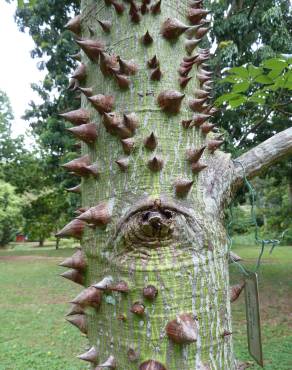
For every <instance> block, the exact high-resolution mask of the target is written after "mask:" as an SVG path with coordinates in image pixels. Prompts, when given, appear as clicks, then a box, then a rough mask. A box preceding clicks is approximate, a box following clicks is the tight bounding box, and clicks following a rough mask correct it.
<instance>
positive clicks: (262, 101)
mask: <svg viewBox="0 0 292 370" xmlns="http://www.w3.org/2000/svg"><path fill="white" fill-rule="evenodd" d="M248 101H249V102H252V103H258V104H260V105H264V104H265V101H266V99H263V98H260V97H259V96H251V97H250V98H248Z"/></svg>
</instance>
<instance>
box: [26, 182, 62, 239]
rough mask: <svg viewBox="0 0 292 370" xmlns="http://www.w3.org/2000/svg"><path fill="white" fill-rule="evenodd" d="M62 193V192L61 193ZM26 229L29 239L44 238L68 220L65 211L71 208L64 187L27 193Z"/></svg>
mask: <svg viewBox="0 0 292 370" xmlns="http://www.w3.org/2000/svg"><path fill="white" fill-rule="evenodd" d="M59 193H61V194H59ZM26 202H27V204H26V207H25V208H24V212H23V216H24V219H25V224H24V231H25V233H26V234H27V236H28V238H29V240H38V241H39V242H40V244H41V245H42V244H43V242H44V240H45V239H46V238H48V237H49V236H50V235H51V234H52V233H56V232H57V230H58V228H59V227H60V226H61V225H62V224H64V222H65V221H66V217H65V212H64V210H66V209H67V208H69V204H68V200H67V198H66V197H64V196H63V192H62V189H59V190H58V189H50V188H49V189H43V190H42V191H40V192H39V193H37V194H35V195H34V194H26Z"/></svg>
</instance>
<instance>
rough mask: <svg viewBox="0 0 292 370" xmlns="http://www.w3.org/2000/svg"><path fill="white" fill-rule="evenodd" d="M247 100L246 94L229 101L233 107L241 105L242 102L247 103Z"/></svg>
mask: <svg viewBox="0 0 292 370" xmlns="http://www.w3.org/2000/svg"><path fill="white" fill-rule="evenodd" d="M246 100H247V98H246V96H244V95H239V97H238V98H237V99H231V100H230V101H229V105H230V107H231V108H237V107H239V106H240V105H241V104H243V103H245V102H246Z"/></svg>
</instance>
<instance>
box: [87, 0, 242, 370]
mask: <svg viewBox="0 0 292 370" xmlns="http://www.w3.org/2000/svg"><path fill="white" fill-rule="evenodd" d="M81 5H82V6H81V8H82V13H81V14H82V23H81V24H82V37H83V38H85V39H86V38H91V39H96V38H98V39H102V40H103V41H104V42H105V43H106V51H107V52H108V53H110V54H115V55H119V56H121V57H122V58H123V59H126V60H132V59H133V60H134V61H135V62H136V63H137V65H138V68H139V70H138V72H137V74H136V75H134V76H130V77H129V78H130V80H131V83H130V88H129V89H120V88H119V87H117V82H116V80H115V79H114V78H113V76H104V74H103V73H102V72H101V71H100V68H99V65H98V63H96V62H92V61H91V60H90V59H88V58H87V56H86V55H85V54H84V53H82V61H83V63H85V65H86V69H87V77H86V83H85V84H84V86H86V87H89V86H92V87H93V90H94V94H104V95H113V96H114V99H115V103H114V109H113V111H114V112H116V113H117V114H118V115H119V116H120V117H121V118H122V117H123V115H124V114H129V113H136V115H137V117H138V121H139V127H138V129H137V131H136V134H135V135H134V139H135V150H134V151H133V152H132V153H131V154H130V155H128V156H127V155H125V153H124V151H123V147H122V145H121V140H120V138H119V137H118V136H114V135H111V134H110V133H109V132H107V131H106V129H105V127H104V125H103V124H102V117H101V115H100V114H98V113H97V112H96V110H95V109H94V107H93V106H92V105H91V104H90V102H88V100H87V98H86V97H84V96H83V97H82V107H83V108H85V109H86V110H87V111H89V112H90V116H91V121H93V122H96V124H97V127H98V139H97V141H96V144H95V145H87V144H82V154H83V155H84V154H89V156H90V160H91V163H97V165H98V168H99V173H100V174H99V176H98V177H97V178H95V177H84V178H83V179H82V206H83V207H87V208H88V207H93V206H96V205H97V204H99V203H100V202H107V203H108V206H109V208H110V209H111V212H112V216H111V222H110V223H109V224H108V225H106V227H95V228H90V227H86V229H85V232H84V235H83V238H82V248H83V250H84V252H85V255H86V260H87V264H88V267H87V271H86V284H85V285H86V287H88V286H90V285H92V284H95V283H97V282H99V281H101V280H102V279H104V278H105V277H107V276H111V277H112V278H113V281H114V282H118V281H121V280H123V281H126V282H127V284H128V286H129V292H128V293H120V292H113V291H110V290H107V291H105V292H104V293H103V298H102V303H101V305H100V308H99V309H95V308H92V307H88V306H86V305H85V307H84V308H85V311H86V321H87V327H88V339H89V342H90V344H91V345H92V346H95V347H96V349H97V352H98V363H103V362H104V361H106V359H107V358H108V357H109V356H111V355H112V356H114V357H115V359H116V362H117V368H118V369H122V370H127V369H129V370H130V369H138V368H139V366H140V364H142V363H143V362H144V361H147V360H150V359H152V360H155V361H158V362H160V363H161V364H163V365H164V366H165V368H166V369H168V370H174V369H176V370H177V369H184V370H190V369H203V368H204V369H230V370H232V369H235V368H236V365H235V359H234V355H233V349H232V340H231V335H224V332H225V333H226V332H231V331H232V330H231V315H230V303H229V292H228V289H229V283H228V248H227V240H226V235H225V231H224V227H223V219H222V202H223V200H224V199H226V198H227V196H228V191H229V190H228V189H229V183H230V178H231V176H232V170H231V165H230V161H229V156H227V155H225V154H223V153H222V152H219V151H215V153H214V154H212V153H211V151H209V150H208V149H206V150H205V151H204V154H203V157H202V160H201V162H202V163H204V164H206V165H207V166H208V167H207V168H206V169H204V170H202V171H201V172H199V173H198V174H196V173H193V172H192V169H191V164H190V162H189V161H187V159H186V151H187V149H192V148H195V149H199V148H201V147H202V146H203V145H207V144H208V141H209V140H210V139H212V138H214V137H215V136H216V135H215V134H213V133H210V134H208V135H207V136H206V135H205V134H203V133H202V131H201V129H200V128H196V127H193V128H190V129H185V128H183V126H182V124H181V122H182V121H183V120H191V119H192V116H193V114H194V112H193V111H191V109H190V108H189V105H188V101H189V99H190V98H192V97H194V90H195V89H196V88H199V82H198V80H197V78H196V75H197V67H196V65H194V66H193V69H192V71H191V73H190V74H189V75H190V76H192V80H191V81H190V82H189V83H188V85H187V86H186V88H184V89H182V88H181V87H180V85H179V82H178V78H179V74H178V69H179V67H180V63H181V62H182V60H183V57H184V56H189V55H188V54H187V53H186V51H185V47H184V41H185V40H186V37H185V36H184V35H181V36H180V37H178V38H177V39H176V40H174V41H169V40H167V39H165V38H164V37H162V35H161V33H160V28H161V24H162V23H163V22H164V21H165V20H166V19H167V18H177V19H179V20H180V21H181V22H183V23H187V24H189V23H188V21H187V19H186V12H187V8H188V1H175V0H164V1H163V2H162V10H161V13H159V14H157V15H153V14H151V12H149V13H147V14H146V15H143V16H142V17H141V21H140V22H139V23H138V24H135V23H133V22H131V21H130V17H129V15H128V13H129V4H127V3H126V2H124V5H125V11H124V13H123V15H118V14H117V13H116V11H115V9H114V7H113V6H107V5H105V3H104V1H91V0H90V1H89V0H86V1H85V0H83V1H82V4H81ZM97 19H99V20H111V22H112V28H111V31H110V33H105V32H103V31H102V29H101V27H100V25H99V24H98V23H97ZM89 27H90V29H91V34H90V32H89ZM147 30H148V31H149V33H150V34H151V36H152V38H153V43H152V44H151V45H149V46H145V45H143V43H142V42H141V37H142V36H143V35H144V34H145V33H146V31H147ZM92 32H94V35H92ZM195 53H196V50H194V52H193V55H195ZM154 55H156V56H157V58H158V59H159V62H160V67H161V71H162V74H163V75H162V78H161V80H160V81H152V80H151V79H150V73H151V69H149V68H148V67H147V61H148V60H150V59H151V58H152V57H153V56H154ZM169 89H171V90H176V91H178V92H182V93H184V94H185V98H184V99H183V102H182V105H181V109H180V111H179V112H178V113H176V114H170V113H166V112H164V111H163V110H162V109H161V108H160V107H159V105H158V104H157V97H158V95H159V93H161V92H162V91H165V90H169ZM151 132H154V134H155V136H156V137H157V141H158V145H157V147H156V148H155V150H153V151H151V150H149V149H147V148H145V146H144V140H145V138H146V137H147V136H149V135H150V134H151ZM154 155H156V156H157V157H160V158H161V159H163V161H164V165H163V168H162V170H161V171H157V172H153V171H151V170H150V169H149V168H148V165H147V163H148V160H149V159H151V158H152V157H153V156H154ZM125 157H128V159H129V167H128V169H127V171H125V172H124V171H121V169H120V167H119V166H118V165H117V164H116V163H115V161H116V160H118V159H120V158H125ZM177 179H187V180H193V181H194V183H193V185H192V187H191V190H190V192H189V193H188V194H187V195H186V196H184V197H178V196H177V195H176V193H175V187H174V183H175V181H176V180H177ZM157 204H158V206H157ZM147 211H148V212H152V213H154V214H156V213H158V214H159V217H160V221H161V223H162V226H161V228H159V230H158V231H157V230H156V229H155V228H152V226H151V225H150V224H149V222H147V220H146V221H144V219H145V217H146V216H147V215H146V216H145V212H147ZM168 211H170V212H171V213H170V214H169V213H168ZM149 284H151V285H154V286H155V287H156V288H157V289H158V295H157V297H156V298H155V299H154V300H153V301H151V300H147V299H145V298H144V297H143V294H142V292H143V288H145V287H146V286H148V285H149ZM135 302H141V303H142V304H143V305H144V306H145V312H144V314H143V315H141V316H140V315H137V314H135V313H132V312H131V307H132V305H133V303H135ZM181 314H190V315H191V316H192V317H194V318H195V326H197V330H198V333H197V339H196V341H194V342H192V343H189V344H176V343H174V342H173V341H172V340H170V339H169V338H168V336H167V335H166V330H165V328H166V325H167V323H168V322H170V321H172V320H175V319H176V317H177V316H178V315H181ZM121 315H123V317H124V320H121ZM129 350H130V352H129ZM129 354H132V356H129ZM133 354H135V355H133ZM204 366H205V367H204ZM154 369H155V368H154ZM157 369H158V368H157Z"/></svg>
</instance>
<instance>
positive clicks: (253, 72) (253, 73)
mask: <svg viewBox="0 0 292 370" xmlns="http://www.w3.org/2000/svg"><path fill="white" fill-rule="evenodd" d="M263 72H264V71H263V69H262V68H260V67H255V66H254V65H252V64H250V65H249V66H248V74H249V76H250V77H251V78H256V77H257V76H259V75H261V74H262V73H263Z"/></svg>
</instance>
